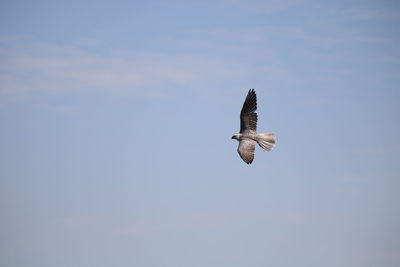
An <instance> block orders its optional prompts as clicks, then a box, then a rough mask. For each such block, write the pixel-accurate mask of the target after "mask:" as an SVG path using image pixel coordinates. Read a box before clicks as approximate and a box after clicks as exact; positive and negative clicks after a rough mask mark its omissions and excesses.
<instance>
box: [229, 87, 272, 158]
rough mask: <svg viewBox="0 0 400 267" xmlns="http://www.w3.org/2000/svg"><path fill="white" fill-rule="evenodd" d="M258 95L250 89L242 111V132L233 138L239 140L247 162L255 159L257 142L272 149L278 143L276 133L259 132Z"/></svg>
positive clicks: (240, 152)
mask: <svg viewBox="0 0 400 267" xmlns="http://www.w3.org/2000/svg"><path fill="white" fill-rule="evenodd" d="M256 110H257V96H256V92H255V91H254V89H250V90H249V93H248V94H247V97H246V100H245V101H244V104H243V107H242V110H241V112H240V132H239V133H237V134H234V135H233V136H232V139H236V140H238V141H239V147H238V149H237V151H238V153H239V155H240V157H241V158H242V159H243V161H244V162H246V163H247V164H251V163H252V162H253V160H254V151H255V149H256V144H258V145H259V146H260V147H261V148H263V149H265V150H268V151H271V150H272V149H273V148H274V146H275V143H276V138H275V134H273V133H270V132H266V133H257V113H256V112H255V111H256Z"/></svg>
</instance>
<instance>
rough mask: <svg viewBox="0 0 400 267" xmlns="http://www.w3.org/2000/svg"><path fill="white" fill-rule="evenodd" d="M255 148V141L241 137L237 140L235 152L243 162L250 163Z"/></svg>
mask: <svg viewBox="0 0 400 267" xmlns="http://www.w3.org/2000/svg"><path fill="white" fill-rule="evenodd" d="M255 149H256V141H253V140H250V139H243V140H240V142H239V147H238V149H237V152H238V153H239V155H240V157H241V158H242V159H243V161H244V162H246V163H247V164H251V163H252V162H253V159H254V150H255Z"/></svg>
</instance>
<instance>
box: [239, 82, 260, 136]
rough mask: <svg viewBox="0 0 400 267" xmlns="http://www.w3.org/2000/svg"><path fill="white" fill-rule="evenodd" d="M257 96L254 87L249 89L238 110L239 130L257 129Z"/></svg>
mask: <svg viewBox="0 0 400 267" xmlns="http://www.w3.org/2000/svg"><path fill="white" fill-rule="evenodd" d="M256 110H257V96H256V92H255V91H254V89H250V90H249V93H248V94H247V97H246V100H245V101H244V104H243V107H242V111H241V112H240V132H241V133H243V132H246V131H247V132H249V131H256V130H257V113H255V111H256Z"/></svg>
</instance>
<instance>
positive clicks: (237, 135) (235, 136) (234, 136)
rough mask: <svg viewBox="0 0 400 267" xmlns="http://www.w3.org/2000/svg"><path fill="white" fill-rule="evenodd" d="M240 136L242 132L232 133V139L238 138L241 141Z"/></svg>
mask: <svg viewBox="0 0 400 267" xmlns="http://www.w3.org/2000/svg"><path fill="white" fill-rule="evenodd" d="M239 137H240V134H234V135H232V139H236V140H238V141H239Z"/></svg>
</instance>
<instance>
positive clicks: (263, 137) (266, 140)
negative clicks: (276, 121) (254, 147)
mask: <svg viewBox="0 0 400 267" xmlns="http://www.w3.org/2000/svg"><path fill="white" fill-rule="evenodd" d="M258 136H259V137H260V138H259V139H258V145H259V146H260V147H262V148H263V149H265V150H268V151H271V150H272V149H273V148H274V147H275V143H276V137H275V134H273V133H270V132H266V133H259V134H258Z"/></svg>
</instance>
